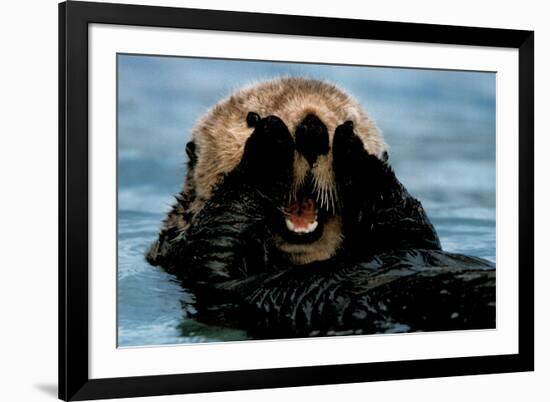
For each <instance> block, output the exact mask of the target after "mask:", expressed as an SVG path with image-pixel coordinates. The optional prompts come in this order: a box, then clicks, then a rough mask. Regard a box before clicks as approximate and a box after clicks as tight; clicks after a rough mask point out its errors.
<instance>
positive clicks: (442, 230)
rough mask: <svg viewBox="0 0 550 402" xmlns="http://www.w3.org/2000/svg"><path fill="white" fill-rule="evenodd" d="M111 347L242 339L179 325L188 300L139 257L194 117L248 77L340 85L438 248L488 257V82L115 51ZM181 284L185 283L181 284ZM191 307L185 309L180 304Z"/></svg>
mask: <svg viewBox="0 0 550 402" xmlns="http://www.w3.org/2000/svg"><path fill="white" fill-rule="evenodd" d="M118 68H119V88H118V93H119V100H118V111H119V120H118V124H119V131H118V138H119V166H118V180H119V194H118V195H119V199H118V202H119V214H118V217H119V223H118V224H119V238H118V328H119V329H118V341H119V346H143V345H162V344H175V343H193V342H212V341H226V340H239V339H246V334H245V333H244V332H242V331H239V330H233V329H226V328H218V327H208V326H205V325H202V324H200V323H197V322H194V321H193V320H188V319H185V318H184V312H183V309H182V308H192V302H193V295H192V294H191V293H190V292H188V291H187V290H186V289H185V287H184V286H182V284H180V283H179V281H178V280H177V279H176V278H174V277H173V276H171V275H168V274H166V273H164V272H163V271H162V270H160V269H157V268H154V267H151V266H150V265H148V264H147V262H146V261H145V259H144V254H145V252H146V250H147V248H148V246H149V245H150V244H151V242H152V241H154V240H155V238H156V235H157V233H158V229H159V227H160V222H161V220H162V219H163V217H164V214H165V213H166V211H167V210H168V208H169V206H170V204H171V203H172V200H173V195H174V194H176V193H177V192H178V191H179V190H180V188H181V184H182V180H183V178H184V175H185V154H184V147H185V143H186V142H187V141H188V139H189V134H190V129H191V127H192V126H193V124H194V122H195V120H196V119H197V118H198V117H199V116H200V115H202V114H203V113H204V112H205V111H206V110H207V109H208V107H210V106H211V105H212V104H214V103H215V102H216V101H218V100H219V99H220V98H222V97H224V96H226V95H228V94H229V93H231V92H232V91H233V90H234V89H236V88H238V87H240V86H242V85H245V84H248V83H250V82H251V81H254V80H262V79H269V78H273V77H277V76H281V75H302V76H303V75H306V76H310V77H314V78H322V79H327V80H329V81H332V82H334V83H336V84H338V85H340V86H342V87H343V88H344V89H346V90H348V91H349V92H350V93H352V94H353V95H354V96H356V97H357V98H358V99H359V101H360V102H361V103H362V104H363V105H364V106H365V108H366V109H367V111H368V112H369V113H370V115H371V116H372V117H373V118H374V119H375V120H376V121H377V123H378V125H379V126H380V128H381V129H382V131H383V132H384V135H385V137H386V141H387V142H388V144H389V145H390V162H391V164H392V166H393V167H394V169H395V171H396V173H397V176H398V177H399V178H400V180H401V181H402V182H403V183H404V184H405V186H406V187H407V189H408V190H409V191H410V192H411V193H412V194H413V195H414V196H416V197H417V198H419V199H420V200H421V201H422V203H423V205H424V207H425V209H426V211H427V212H428V215H429V216H430V217H431V219H432V221H433V223H434V225H435V227H436V229H437V231H438V233H439V236H440V239H441V242H442V245H443V248H444V249H445V250H448V251H453V252H458V253H464V254H468V255H474V256H478V257H483V258H486V259H489V260H492V261H495V255H496V248H495V246H496V244H495V216H496V215H495V180H496V169H495V75H494V74H493V73H472V72H452V71H430V70H412V69H388V68H366V67H343V66H322V65H300V64H287V63H262V62H241V61H222V60H200V59H186V58H172V57H170V58H163V57H144V56H131V55H121V56H119V60H118ZM183 285H184V284H183ZM190 306H191V307H190Z"/></svg>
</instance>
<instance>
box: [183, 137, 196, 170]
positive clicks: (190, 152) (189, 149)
mask: <svg viewBox="0 0 550 402" xmlns="http://www.w3.org/2000/svg"><path fill="white" fill-rule="evenodd" d="M185 153H186V154H187V157H188V158H189V163H190V164H191V166H195V164H196V163H197V146H196V145H195V143H194V142H193V141H189V142H188V143H187V145H186V146H185Z"/></svg>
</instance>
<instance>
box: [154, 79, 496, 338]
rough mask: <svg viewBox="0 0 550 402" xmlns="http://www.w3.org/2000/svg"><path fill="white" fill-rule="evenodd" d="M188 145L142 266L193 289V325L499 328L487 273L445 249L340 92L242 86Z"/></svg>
mask: <svg viewBox="0 0 550 402" xmlns="http://www.w3.org/2000/svg"><path fill="white" fill-rule="evenodd" d="M186 150H187V154H188V157H189V160H188V171H187V177H186V181H185V185H184V188H183V190H182V192H181V193H180V194H179V195H178V196H177V197H176V201H177V202H176V203H175V205H174V206H173V208H172V209H171V211H170V212H169V213H168V215H167V217H166V219H165V220H164V222H163V227H162V229H161V232H160V234H159V238H158V240H157V241H156V242H155V243H154V244H153V246H152V247H151V249H150V250H149V252H148V254H147V259H148V261H149V262H150V263H151V264H153V265H160V266H162V267H163V268H164V269H166V270H167V271H168V272H171V273H173V274H175V275H177V276H178V277H180V278H181V279H182V281H183V285H184V286H186V287H188V288H190V289H192V290H193V292H194V293H195V295H196V299H197V301H196V311H197V313H196V316H197V318H198V319H200V320H202V321H204V322H209V323H212V324H216V325H231V326H239V327H243V328H246V329H247V330H249V332H250V333H251V334H253V335H254V336H255V337H278V336H281V337H283V336H314V335H330V334H342V333H354V334H357V333H373V332H386V331H389V330H391V328H394V327H395V326H399V325H401V327H402V328H406V329H407V330H435V329H438V330H441V329H461V328H462V329H465V328H490V327H494V320H495V314H494V313H495V311H494V296H495V293H494V267H493V265H492V264H491V263H490V262H488V261H485V260H482V259H478V258H474V257H467V256H462V255H458V254H452V253H447V252H444V251H442V250H441V245H440V242H439V239H438V236H437V233H436V231H435V229H434V227H433V225H432V224H431V222H430V220H429V218H428V216H427V215H426V213H425V211H424V209H423V207H422V205H421V203H420V202H419V201H418V200H416V199H415V198H414V197H412V196H411V195H410V194H409V193H408V192H407V190H406V189H405V188H404V186H403V185H402V184H401V183H400V182H399V180H398V179H397V178H396V176H395V174H394V172H393V170H392V169H391V167H390V166H389V164H388V163H387V146H386V144H385V142H384V140H383V137H382V134H381V132H380V130H379V129H378V128H377V126H376V125H375V123H374V122H373V121H372V120H371V119H370V117H369V116H368V115H367V114H366V113H365V112H364V111H363V110H362V108H361V106H360V105H359V103H358V102H357V101H356V100H354V99H353V98H352V97H351V96H349V95H347V94H346V93H345V92H344V91H342V90H340V89H339V88H337V87H335V86H333V85H331V84H329V83H326V82H323V81H317V80H311V79H305V78H283V79H277V80H273V81H268V82H265V83H260V84H256V85H253V86H250V87H247V88H244V89H242V90H240V91H238V92H236V93H235V94H234V95H232V96H230V97H229V98H227V99H225V100H223V101H221V102H220V103H218V104H217V105H216V106H214V108H213V109H212V110H210V111H209V112H208V113H207V114H206V115H205V116H204V117H203V118H202V119H201V120H200V121H199V122H198V124H197V125H196V127H195V129H194V130H193V135H192V140H191V141H190V142H189V143H188V145H187V149H186ZM465 273H467V275H465ZM442 290H445V292H446V293H445V295H446V296H441V294H442V293H441V291H442ZM428 295H429V296H428ZM434 298H437V300H436V299H434ZM401 303H402V304H404V305H409V306H411V307H410V308H409V310H408V311H407V313H406V314H403V312H402V311H401V310H399V309H398V305H399V304H401ZM391 305H394V307H391V308H390V307H388V306H391ZM413 305H414V307H412V306H413ZM457 306H461V307H460V308H461V314H460V319H458V320H457V319H456V317H455V318H453V319H451V318H450V317H451V316H453V314H450V313H449V311H448V310H449V309H456V308H457ZM401 307H402V306H401ZM389 308H390V310H388V309H389ZM392 308H396V309H397V310H395V311H392V310H391V309H392ZM422 317H423V318H422ZM426 317H428V318H426ZM274 328H277V329H276V330H275V329H274Z"/></svg>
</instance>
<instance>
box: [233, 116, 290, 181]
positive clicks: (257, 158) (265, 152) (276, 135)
mask: <svg viewBox="0 0 550 402" xmlns="http://www.w3.org/2000/svg"><path fill="white" fill-rule="evenodd" d="M247 123H248V125H249V126H253V127H254V131H253V133H252V134H251V135H250V137H249V138H248V140H247V141H246V144H245V148H244V153H243V157H242V160H241V164H240V166H239V169H240V170H241V172H243V173H244V174H245V176H246V177H247V178H248V179H249V181H250V182H251V183H253V184H255V185H260V186H261V187H265V186H266V185H267V186H270V185H274V184H277V183H280V182H289V181H290V179H291V175H292V166H293V160H294V141H293V139H292V136H291V135H290V131H289V130H288V128H287V126H286V124H285V123H284V122H283V121H282V120H281V119H280V118H278V117H277V116H267V117H264V118H260V117H259V116H258V115H257V114H256V113H249V115H248V116H247Z"/></svg>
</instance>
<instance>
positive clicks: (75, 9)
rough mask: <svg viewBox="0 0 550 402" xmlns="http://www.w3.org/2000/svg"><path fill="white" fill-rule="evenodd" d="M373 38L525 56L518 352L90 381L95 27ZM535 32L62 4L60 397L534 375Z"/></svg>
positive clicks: (521, 97) (521, 87) (521, 79)
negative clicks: (91, 42) (91, 44)
mask: <svg viewBox="0 0 550 402" xmlns="http://www.w3.org/2000/svg"><path fill="white" fill-rule="evenodd" d="M92 23H99V24H118V25H134V26H152V27H170V28H192V29H202V30H216V31H232V32H234V31H239V32H251V33H253V32H256V33H273V34H287V35H306V36H323V37H333V38H355V39H375V40H386V41H402V42H424V43H439V44H456V45H472V46H488V47H508V48H515V49H518V51H519V104H518V110H519V133H518V135H519V150H518V151H519V233H518V238H519V260H518V270H519V334H518V336H519V338H518V339H519V345H518V353H517V354H507V355H498V356H481V357H480V356H472V357H460V358H442V359H426V360H412V361H397V362H378V363H360V364H341V365H327V366H313V367H295V368H276V369H275V368H274V369H261V370H243V371H241V370H240V371H225V372H213V373H191V374H173V375H159V376H141V377H124V378H105V379H90V378H89V375H88V366H89V365H88V362H89V354H88V353H89V351H88V286H89V283H88V269H89V268H88V257H89V249H88V25H89V24H92ZM533 155H534V32H532V31H520V30H509V29H492V28H473V27H459V26H446V25H431V24H416V23H401V22H383V21H363V20H351V19H337V18H321V17H307V16H291V15H274V14H256V13H245V12H229V11H211V10H199V9H184V8H170V7H156V6H142V5H139V6H138V5H122V4H106V3H88V2H78V1H70V2H66V3H61V4H59V398H61V399H63V400H88V399H103V398H120V397H137V396H152V395H169V394H181V393H196V392H212V391H225V390H242V389H254V388H273V387H293V386H305V385H319V384H335V383H351V382H364V381H382V380H397V379H410V378H426V377H444V376H459V375H472V374H488V373H505V372H519V371H532V370H534V198H533V197H534V163H533V157H534V156H533Z"/></svg>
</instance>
